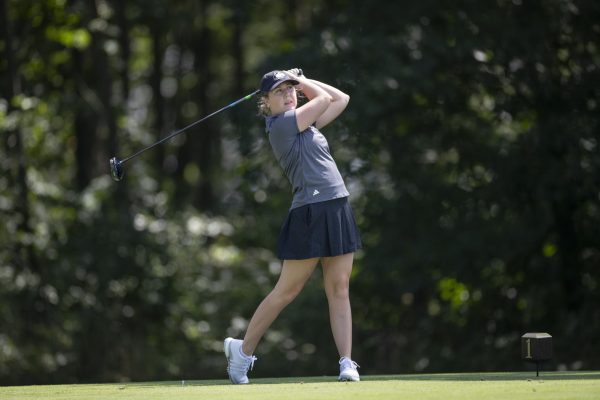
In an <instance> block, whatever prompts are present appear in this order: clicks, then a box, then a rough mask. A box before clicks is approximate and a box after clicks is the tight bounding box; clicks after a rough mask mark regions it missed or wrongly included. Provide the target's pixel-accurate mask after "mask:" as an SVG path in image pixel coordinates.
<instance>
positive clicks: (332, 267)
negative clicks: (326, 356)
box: [321, 253, 354, 359]
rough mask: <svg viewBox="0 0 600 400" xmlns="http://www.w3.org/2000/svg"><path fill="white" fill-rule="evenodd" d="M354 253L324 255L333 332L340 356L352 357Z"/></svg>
mask: <svg viewBox="0 0 600 400" xmlns="http://www.w3.org/2000/svg"><path fill="white" fill-rule="evenodd" d="M353 260H354V253H348V254H343V255H341V256H336V257H324V258H323V259H322V261H321V262H322V263H323V279H324V283H325V293H326V294H327V301H328V302H329V321H330V323H331V332H332V333H333V339H334V340H335V345H336V346H337V349H338V352H339V353H340V357H348V358H350V359H351V358H352V357H351V353H352V311H351V309H350V273H351V272H352V262H353Z"/></svg>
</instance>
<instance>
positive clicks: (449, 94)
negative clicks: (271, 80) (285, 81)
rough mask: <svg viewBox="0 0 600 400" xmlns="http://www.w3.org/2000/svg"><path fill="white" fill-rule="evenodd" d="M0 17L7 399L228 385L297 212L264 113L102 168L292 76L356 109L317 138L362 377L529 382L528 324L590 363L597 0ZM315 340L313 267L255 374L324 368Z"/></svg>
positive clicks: (242, 110) (185, 5)
mask: <svg viewBox="0 0 600 400" xmlns="http://www.w3.org/2000/svg"><path fill="white" fill-rule="evenodd" d="M290 4H291V5H290ZM0 5H1V6H2V8H1V10H0V11H2V18H3V19H2V20H0V25H2V26H3V28H2V29H3V30H2V36H1V37H0V51H2V57H0V72H1V76H2V81H0V94H1V96H0V132H2V134H1V137H2V142H1V144H0V152H1V157H0V169H1V171H2V173H1V174H0V216H1V218H2V219H1V221H2V224H0V382H1V383H3V384H7V383H18V384H23V383H50V382H90V381H94V382H98V381H115V380H118V381H121V380H123V381H125V380H151V379H158V380H164V379H182V378H185V379H197V378H199V377H202V378H207V377H212V378H220V377H222V376H223V371H224V360H223V356H222V354H221V346H222V339H223V338H224V337H225V336H227V335H235V336H239V335H242V334H243V332H244V330H245V327H246V324H247V322H248V320H249V318H250V317H251V315H252V312H253V311H254V309H255V308H256V306H257V305H258V303H259V302H260V301H261V299H262V298H263V297H264V296H265V295H266V294H267V293H268V291H269V290H270V289H271V287H272V286H273V284H274V282H275V281H276V279H277V275H278V272H279V269H280V262H279V261H278V260H277V259H276V257H275V255H274V254H273V249H274V247H275V243H276V238H277V234H278V230H279V228H280V224H281V222H282V221H283V219H284V216H285V214H286V212H287V209H288V207H289V202H290V199H291V193H290V188H289V184H288V182H287V181H286V180H285V178H284V176H283V174H282V172H281V171H280V168H279V166H278V165H277V162H276V160H275V159H274V157H273V156H272V154H271V150H270V146H269V143H268V140H267V138H266V136H265V134H264V132H263V122H262V121H261V119H260V118H258V117H256V116H255V115H256V108H255V106H254V105H253V104H251V103H250V102H246V103H242V104H240V105H239V106H237V107H236V108H235V109H232V110H229V111H228V112H227V113H223V114H222V115H219V116H217V117H215V118H214V119H211V120H209V121H207V122H206V123H205V124H203V125H201V126H199V127H196V128H194V129H192V130H190V131H189V132H187V133H186V134H185V135H181V136H179V137H177V138H176V139H175V140H172V141H171V142H169V143H166V144H164V145H163V146H161V147H159V148H156V149H153V150H151V151H149V152H147V153H144V154H143V155H141V156H140V157H138V158H136V159H135V160H132V161H131V163H127V164H126V166H125V171H126V173H125V179H124V180H123V181H122V182H120V183H115V182H113V181H111V180H110V178H109V176H108V159H109V158H110V157H112V156H115V155H117V156H119V157H123V156H124V155H127V154H132V153H133V152H135V151H136V150H138V149H140V148H142V147H144V146H147V145H148V144H150V143H152V142H154V141H155V140H157V139H158V138H159V137H163V136H165V135H166V134H168V133H169V132H171V131H174V130H175V129H178V128H181V127H183V126H185V125H187V124H189V123H191V122H193V121H195V120H197V119H198V118H200V117H201V116H203V115H207V114H208V113H209V112H212V111H214V110H216V109H218V108H220V107H222V106H223V105H225V104H228V103H229V102H230V101H231V100H232V99H237V98H239V97H240V96H242V95H244V94H246V93H248V92H250V91H251V90H253V89H254V88H255V87H256V86H257V84H258V80H259V77H260V76H261V75H262V74H263V73H264V72H265V71H268V70H270V69H274V68H291V67H295V66H299V67H302V68H303V69H304V71H305V73H306V74H307V75H308V76H310V77H315V78H316V79H319V80H323V81H325V82H331V83H332V84H334V85H336V86H338V87H340V88H341V89H342V90H344V91H346V92H347V93H349V94H350V95H351V97H352V100H351V103H350V106H349V108H348V109H347V111H346V112H345V113H344V114H343V115H342V116H341V117H340V118H339V119H338V121H336V122H335V123H334V124H332V125H331V127H328V128H327V129H326V130H325V131H324V133H325V134H326V136H327V137H328V140H329V142H330V145H331V148H332V151H333V153H334V156H335V158H336V161H337V162H338V166H339V167H340V170H341V171H342V173H343V175H344V176H345V177H346V183H347V184H348V187H349V189H350V191H351V193H352V197H351V200H352V204H353V207H354V210H355V212H356V216H357V219H358V222H359V225H360V228H361V231H362V236H363V242H364V245H365V246H364V250H363V251H361V252H360V253H358V254H357V256H356V259H355V267H354V271H353V275H352V278H353V280H352V304H353V314H354V322H355V332H354V337H355V347H354V349H353V351H354V354H353V357H354V358H355V359H357V360H358V361H359V363H360V364H361V365H362V372H363V373H365V374H369V373H397V372H413V371H457V370H460V371H465V370H499V369H502V370H504V369H521V368H522V367H523V365H522V362H521V360H519V358H518V350H517V349H518V346H519V338H520V336H521V334H523V333H525V332H528V331H547V332H549V333H551V334H552V335H553V336H554V337H555V338H556V340H555V346H556V348H555V359H554V360H553V362H552V367H553V368H561V369H582V368H584V369H592V368H598V361H597V360H596V359H594V358H593V357H591V356H590V355H591V354H596V353H598V351H599V348H598V345H597V343H596V342H597V341H596V340H595V337H596V336H597V333H598V330H599V328H600V326H599V325H598V321H600V316H599V315H598V312H599V311H598V307H597V304H598V303H599V301H600V298H599V295H598V285H599V280H600V274H599V272H598V268H597V265H599V262H600V247H599V246H598V240H597V238H598V237H600V230H599V228H598V227H599V226H600V212H599V210H600V194H599V193H600V192H599V188H600V172H599V167H600V153H599V146H598V141H599V140H600V138H599V132H600V129H599V128H600V126H599V118H598V104H599V102H600V99H599V95H600V94H599V92H598V89H597V88H598V87H599V85H598V84H597V83H598V81H599V70H598V65H600V51H599V49H598V45H597V43H600V40H599V39H600V37H599V36H600V27H599V26H600V25H598V22H597V21H598V16H600V8H599V6H597V5H596V4H595V3H594V2H591V1H575V0H569V1H562V0H561V1H559V0H553V1H547V2H543V3H542V2H519V1H501V0H498V1H496V2H494V3H493V4H492V3H486V4H485V6H484V5H483V3H482V4H479V3H473V2H457V3H456V2H455V3H452V4H445V5H440V4H439V2H433V1H421V2H418V3H412V4H405V3H401V2H396V3H389V2H386V3H382V4H377V2H376V3H375V4H373V3H367V2H358V1H350V0H345V1H336V2H326V3H322V2H317V1H306V2H300V3H275V4H272V2H267V1H257V2H252V3H249V2H242V1H235V0H231V1H226V2H192V1H181V2H176V3H173V4H172V3H167V2H165V1H162V0H153V1H151V2H148V1H144V2H141V1H134V2H116V1H115V2H113V1H97V2H92V3H90V2H84V1H72V2H65V1H50V0H46V1H37V2H28V1H16V0H4V1H2V2H1V3H0ZM5 28H6V29H5ZM328 324H329V322H328V315H327V304H326V299H325V296H324V293H323V290H322V284H321V276H320V274H318V273H316V274H315V276H314V277H313V279H312V280H311V281H310V282H309V284H308V285H307V287H306V288H305V290H304V292H303V293H302V294H301V296H300V297H299V298H298V299H297V300H296V301H295V302H294V303H293V304H292V305H290V306H289V307H288V309H286V310H285V311H284V313H283V314H282V315H281V317H280V318H279V319H278V320H277V322H276V323H275V324H274V325H273V327H272V329H271V330H270V331H269V333H268V334H267V335H266V337H265V339H264V341H263V342H262V343H261V344H260V346H259V348H258V353H259V356H260V358H261V360H265V361H266V362H264V363H262V362H260V361H259V363H257V366H256V367H257V368H256V370H255V376H282V375H285V376H289V375H315V374H319V375H321V374H334V373H335V370H336V367H337V365H336V363H335V360H336V358H337V354H336V353H335V346H334V345H333V341H332V339H331V335H330V333H329V326H328ZM573 343H578V345H577V346H573Z"/></svg>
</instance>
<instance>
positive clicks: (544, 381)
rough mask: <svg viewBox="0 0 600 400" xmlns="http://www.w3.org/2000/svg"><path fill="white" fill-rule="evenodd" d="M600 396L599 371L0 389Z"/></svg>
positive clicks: (314, 399) (287, 396)
mask: <svg viewBox="0 0 600 400" xmlns="http://www.w3.org/2000/svg"><path fill="white" fill-rule="evenodd" d="M599 398H600V372H543V373H542V374H541V375H540V377H539V378H536V376H535V372H508V373H480V374H477V373H475V374H415V375H377V376H364V377H362V381H361V382H347V383H346V382H336V381H335V377H306V378H285V379H253V380H252V383H251V384H250V385H239V386H238V385H231V384H229V382H228V381H225V380H219V381H186V382H185V383H182V382H144V383H142V382H140V383H121V384H87V385H47V386H41V385H40V386H10V387H0V399H2V400H13V399H15V400H17V399H18V400H29V399H31V400H34V399H35V400H40V399H44V400H45V399H52V400H59V399H60V400H68V399H77V400H88V399H89V400H92V399H98V400H100V399H102V400H104V399H111V400H116V399H123V400H125V399H127V400H160V399H165V400H166V399H178V400H179V399H182V400H185V399H190V400H191V399H194V400H218V399H226V400H238V399H244V400H246V399H248V400H253V399H260V400H268V399H277V400H305V399H310V400H319V399H328V400H329V399H344V400H350V399H360V400H365V399H377V400H386V399H402V400H413V399H414V400H416V399H418V400H428V399H460V400H469V399H473V400H487V399H490V400H491V399H493V400H498V399H508V400H535V399H543V400H553V399H556V400H568V399H573V400H585V399H594V400H597V399H599Z"/></svg>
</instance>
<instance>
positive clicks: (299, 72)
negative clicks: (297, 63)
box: [288, 68, 304, 76]
mask: <svg viewBox="0 0 600 400" xmlns="http://www.w3.org/2000/svg"><path fill="white" fill-rule="evenodd" d="M288 72H289V73H291V74H294V75H297V76H304V73H303V72H302V68H292V69H290V70H288Z"/></svg>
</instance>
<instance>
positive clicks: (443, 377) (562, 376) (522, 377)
mask: <svg viewBox="0 0 600 400" xmlns="http://www.w3.org/2000/svg"><path fill="white" fill-rule="evenodd" d="M586 379H597V380H600V372H598V371H577V372H571V371H570V372H557V371H542V372H540V376H539V377H536V376H535V371H527V372H482V373H456V374H452V373H448V374H407V375H365V376H361V380H362V381H363V382H377V381H456V382H461V381H462V382H475V381H527V380H532V381H534V380H539V381H550V380H586ZM336 380H337V377H335V376H307V377H294V378H255V379H252V380H251V384H255V385H278V384H285V383H287V384H304V383H334V382H336ZM219 385H230V383H229V381H228V380H224V379H221V380H193V381H187V380H186V381H165V382H138V383H126V384H123V385H122V386H123V387H157V386H219Z"/></svg>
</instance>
